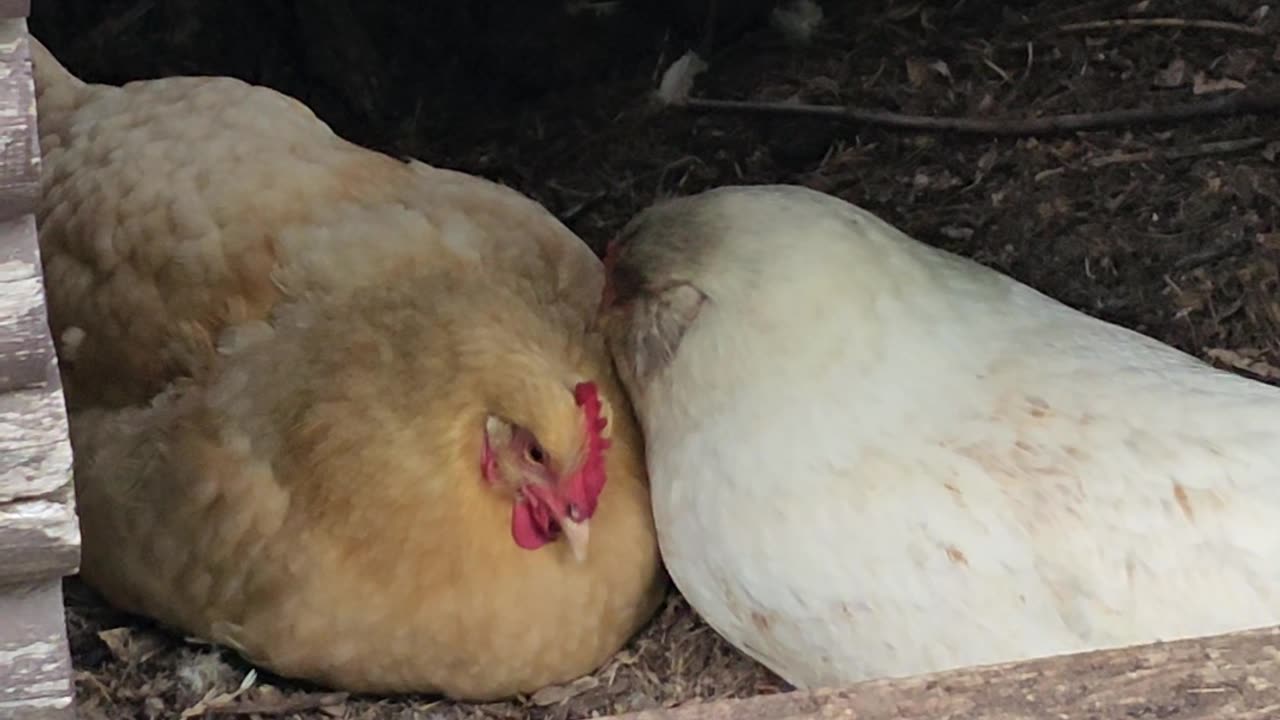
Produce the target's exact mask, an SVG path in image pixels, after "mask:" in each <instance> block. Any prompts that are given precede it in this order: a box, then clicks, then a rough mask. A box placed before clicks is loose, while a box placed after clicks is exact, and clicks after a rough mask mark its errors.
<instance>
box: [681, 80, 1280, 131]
mask: <svg viewBox="0 0 1280 720" xmlns="http://www.w3.org/2000/svg"><path fill="white" fill-rule="evenodd" d="M672 104H673V105H675V106H677V107H683V108H685V109H687V110H691V111H693V112H705V113H727V114H757V115H801V116H807V117H821V118H829V119H831V120H840V121H845V122H854V123H863V124H867V125H880V126H883V127H890V128H898V129H902V130H924V131H932V132H954V133H965V134H973V135H999V136H1006V137H1026V136H1031V135H1048V134H1053V133H1063V132H1076V131H1081V130H1103V129H1109V128H1117V127H1127V126H1131V125H1143V124H1156V123H1169V122H1176V121H1178V120H1189V119H1194V118H1212V117H1222V116H1224V115H1242V114H1249V113H1262V112H1273V111H1276V110H1280V91H1277V90H1272V91H1251V90H1242V91H1240V92H1235V93H1232V94H1230V95H1225V96H1220V97H1215V98H1213V99H1210V100H1202V101H1198V102H1189V103H1182V104H1178V105H1168V106H1165V107H1159V108H1134V109H1127V110H1107V111H1102V112H1091V113H1073V114H1068V115H1053V116H1049V117H1038V118H973V117H955V118H948V117H933V116H928V115H906V114H903V113H896V112H890V111H887V110H871V109H868V108H859V107H850V106H842V105H810V104H804V103H789V102H755V101H749V100H713V99H709V98H688V99H686V100H684V101H683V102H676V103H672Z"/></svg>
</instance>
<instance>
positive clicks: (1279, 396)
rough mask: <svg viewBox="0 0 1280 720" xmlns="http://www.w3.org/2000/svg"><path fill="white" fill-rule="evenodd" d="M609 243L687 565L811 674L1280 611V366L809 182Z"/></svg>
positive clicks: (841, 676)
mask: <svg viewBox="0 0 1280 720" xmlns="http://www.w3.org/2000/svg"><path fill="white" fill-rule="evenodd" d="M605 265H606V268H607V269H606V273H607V280H606V289H605V291H604V293H603V298H602V302H601V316H600V319H599V322H600V325H601V327H602V328H603V330H604V332H605V333H606V335H607V337H608V343H609V346H610V348H611V349H612V352H613V354H614V358H615V364H616V366H617V369H618V372H619V375H620V377H621V378H622V382H623V384H624V386H625V387H626V388H627V389H628V393H629V396H630V398H631V400H632V402H633V404H634V406H635V409H636V413H637V416H638V418H639V420H640V424H641V427H642V428H643V430H644V433H645V440H646V452H647V462H648V470H649V478H650V482H651V493H652V499H653V511H654V521H655V524H656V526H657V531H658V539H659V546H660V548H661V551H662V556H663V559H664V561H665V563H666V566H667V569H668V571H669V572H670V574H671V576H672V579H673V580H674V581H675V584H676V586H677V587H678V588H679V590H680V591H681V593H682V594H683V595H684V596H685V597H686V598H687V599H688V601H689V603H690V605H691V606H693V608H694V609H695V610H696V611H697V612H698V613H699V614H701V616H702V617H703V618H705V619H706V620H707V622H708V623H709V624H710V625H711V626H712V627H713V628H715V630H716V631H718V632H719V633H720V634H721V635H723V636H724V637H725V638H726V639H728V640H729V641H730V642H731V643H733V644H734V645H735V646H736V647H738V648H739V649H740V650H742V651H743V652H744V653H746V654H747V655H750V656H751V657H753V658H755V659H756V660H758V661H760V662H761V663H763V664H764V665H766V666H767V667H769V668H770V669H772V670H773V671H775V672H776V673H778V674H779V675H780V676H782V677H783V678H784V679H786V680H787V681H789V682H791V683H792V684H794V685H796V686H799V687H815V686H830V685H844V684H848V683H853V682H856V681H861V680H865V679H870V678H880V677H901V676H909V675H917V674H924V673H930V672H934V671H941V670H946V669H953V668H957V667H964V666H973V665H984V664H989V663H997V662H1004V661H1015V660H1020V659H1030V658H1035V657H1044V656H1050V655H1058V654H1063V653H1072V652H1080V651H1087V650H1092V649H1102V648H1113V647H1119V646H1128V645H1134V644H1141V643H1147V642H1153V641H1157V640H1174V639H1179V638H1185V637H1193V636H1203V635H1212V634H1218V633H1225V632H1229V631H1235V630H1241V629H1247V628H1253V627H1260V626H1268V625H1273V624H1277V623H1280V532H1278V531H1277V528H1280V389H1278V388H1276V387H1272V386H1270V385H1267V384H1264V383H1261V382H1256V381H1252V380H1248V379H1245V378H1243V377H1240V376H1237V375H1234V374H1231V373H1228V372H1225V371H1221V370H1218V369H1215V368H1213V367H1211V366H1209V365H1207V364H1205V363H1203V362H1201V361H1200V360H1198V359H1196V358H1194V357H1192V356H1190V355H1187V354H1185V353H1183V352H1181V351H1179V350H1177V349H1174V348H1172V347H1169V346H1167V345H1164V344H1161V343H1159V342H1157V341H1155V340H1153V339H1151V338H1149V337H1146V336H1144V335H1141V334H1138V333H1136V332H1133V331H1130V330H1128V329H1125V328H1122V327H1119V326H1117V325H1114V324H1109V323H1107V322H1104V321H1102V320H1099V319H1096V318H1093V317H1091V316H1089V315H1086V314H1084V313H1082V312H1079V311H1077V310H1074V309H1072V308H1069V307H1068V306H1066V305H1064V304H1062V303H1059V302H1058V301H1055V300H1053V299H1051V298H1049V297H1047V296H1045V295H1043V294H1041V293H1039V292H1037V291H1035V290H1033V289H1031V288H1030V287H1028V286H1026V285H1024V284H1021V283H1019V282H1017V281H1015V280H1013V279H1012V278H1010V277H1008V276H1006V275H1003V274H1000V273H998V272H996V271H995V270H992V269H989V268H987V267H984V266H982V265H980V264H978V263H976V262H974V261H971V260H968V259H964V258H960V257H958V256H956V255H953V254H949V253H947V252H944V251H942V250H940V249H937V248H934V247H932V246H929V245H926V244H924V243H922V242H920V241H917V240H915V239H913V238H911V237H909V236H907V235H906V234H904V233H903V232H901V231H899V230H897V229H895V228H894V227H892V226H891V225H889V224H888V223H886V222H884V221H882V220H880V219H878V218H877V217H875V216H874V215H872V214H870V213H868V212H866V211H865V210H863V209H860V208H858V207H855V206H853V205H850V204H849V203H846V202H844V201H843V200H840V199H837V198H835V197H832V196H830V195H825V194H822V193H819V192H816V191H813V190H808V189H805V188H800V187H794V186H749V187H725V188H719V189H714V190H710V191H707V192H704V193H701V194H698V195H694V196H690V197H683V198H678V199H672V200H667V201H663V202H660V203H658V204H656V205H655V206H653V207H651V208H648V209H646V210H644V211H642V212H641V213H640V214H639V215H638V216H637V217H635V218H633V219H632V220H631V222H630V223H629V224H628V225H627V226H626V227H625V229H624V230H623V231H622V232H621V233H620V234H619V236H618V237H617V239H616V240H615V241H614V242H613V243H612V244H611V247H610V249H609V252H608V253H607V254H606V259H605Z"/></svg>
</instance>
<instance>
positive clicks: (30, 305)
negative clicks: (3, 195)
mask: <svg viewBox="0 0 1280 720" xmlns="http://www.w3.org/2000/svg"><path fill="white" fill-rule="evenodd" d="M48 323H49V321H48V315H47V313H46V310H45V296H44V279H43V277H42V276H41V269H40V253H39V249H38V246H37V243H36V224H35V218H33V217H32V216H31V215H23V216H21V217H18V218H16V219H13V220H7V221H4V220H0V393H3V392H8V391H11V390H24V389H27V388H33V387H39V386H42V385H46V384H48V383H50V382H53V381H56V380H57V376H58V370H57V357H56V355H55V353H54V346H53V342H52V340H51V338H50V337H49V324H48Z"/></svg>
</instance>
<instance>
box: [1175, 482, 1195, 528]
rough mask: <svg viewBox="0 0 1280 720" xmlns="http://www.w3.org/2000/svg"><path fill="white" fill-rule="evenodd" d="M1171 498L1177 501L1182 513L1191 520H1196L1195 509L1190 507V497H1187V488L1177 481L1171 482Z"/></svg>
mask: <svg viewBox="0 0 1280 720" xmlns="http://www.w3.org/2000/svg"><path fill="white" fill-rule="evenodd" d="M1173 499H1174V500H1176V501H1177V503H1178V508H1180V509H1181V510H1182V514H1183V515H1184V516H1186V518H1187V520H1189V521H1191V522H1195V521H1196V513H1195V510H1194V509H1192V507H1191V498H1189V497H1187V489H1186V488H1184V487H1182V485H1180V484H1179V483H1174V484H1173Z"/></svg>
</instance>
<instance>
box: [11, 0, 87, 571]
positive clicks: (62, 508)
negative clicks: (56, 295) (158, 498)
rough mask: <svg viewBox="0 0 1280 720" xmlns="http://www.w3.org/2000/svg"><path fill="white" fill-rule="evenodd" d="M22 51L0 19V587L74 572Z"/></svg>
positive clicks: (23, 43) (16, 29)
mask: <svg viewBox="0 0 1280 720" xmlns="http://www.w3.org/2000/svg"><path fill="white" fill-rule="evenodd" d="M28 57H29V55H28V51H27V39H26V21H25V20H21V19H18V20H4V21H0V585H7V584H13V583H20V582H21V583H26V582H32V581H35V580H42V579H49V578H56V577H61V576H62V575H64V574H69V573H71V572H74V571H75V570H76V567H77V565H78V561H79V546H80V535H79V530H78V527H77V520H76V516H75V510H74V505H73V502H72V495H73V492H72V490H71V488H72V483H71V444H70V440H69V438H68V429H67V417H66V407H65V403H64V401H63V396H62V387H61V383H60V382H59V379H58V369H57V358H56V354H55V353H54V348H53V339H52V338H51V337H50V336H49V326H48V322H47V314H46V309H45V296H44V283H43V279H42V274H41V267H40V255H39V249H38V243H37V239H36V229H35V220H34V218H33V217H32V215H31V214H30V212H31V210H32V209H33V200H34V198H35V193H36V192H37V190H35V189H33V188H38V180H39V160H38V157H39V153H38V147H36V146H35V145H34V143H35V140H34V137H35V135H36V125H35V104H34V101H32V102H30V103H28V102H27V100H29V99H30V98H31V97H32V96H33V90H32V87H33V84H32V79H31V71H30V64H29V60H28ZM6 109H7V110H8V112H5V111H4V110H6ZM32 153H34V154H32ZM5 212H15V213H19V214H17V215H14V216H10V217H7V218H6V217H4V215H3V213H5Z"/></svg>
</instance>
